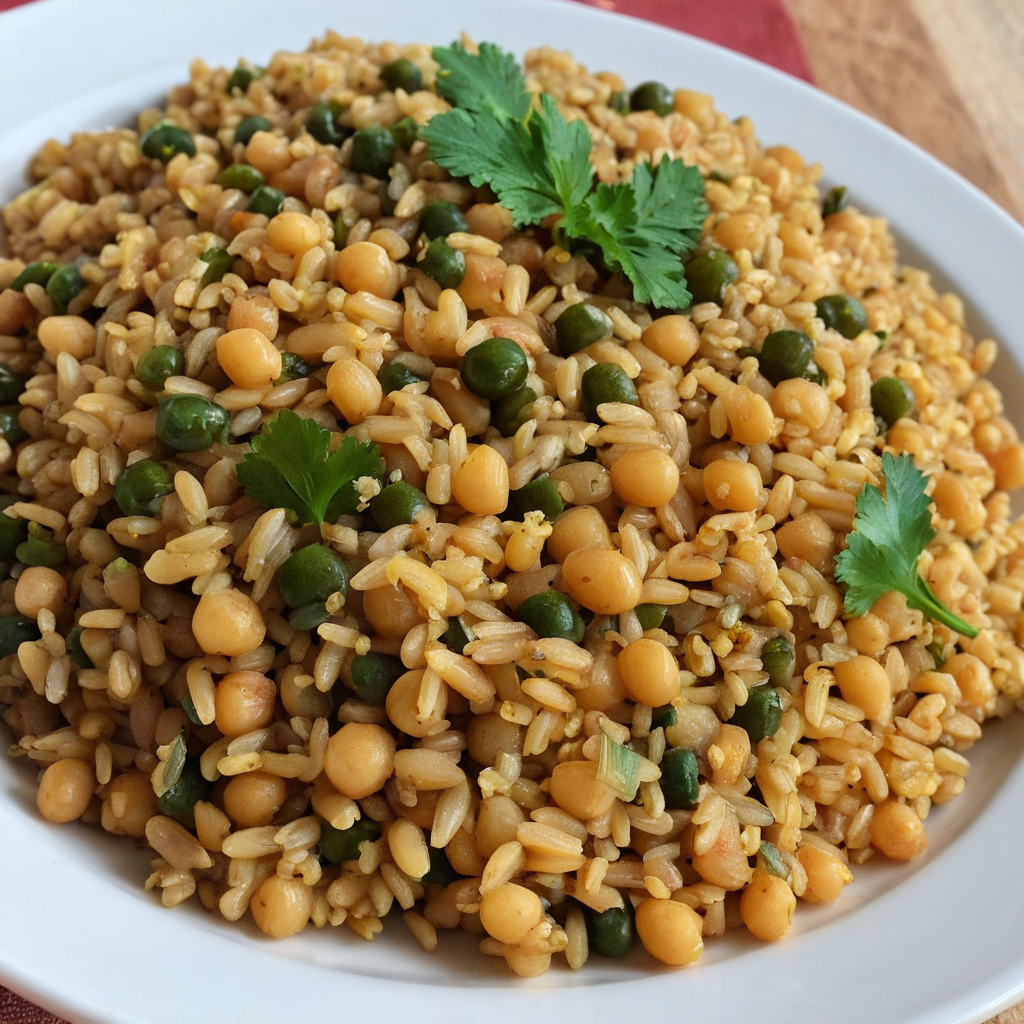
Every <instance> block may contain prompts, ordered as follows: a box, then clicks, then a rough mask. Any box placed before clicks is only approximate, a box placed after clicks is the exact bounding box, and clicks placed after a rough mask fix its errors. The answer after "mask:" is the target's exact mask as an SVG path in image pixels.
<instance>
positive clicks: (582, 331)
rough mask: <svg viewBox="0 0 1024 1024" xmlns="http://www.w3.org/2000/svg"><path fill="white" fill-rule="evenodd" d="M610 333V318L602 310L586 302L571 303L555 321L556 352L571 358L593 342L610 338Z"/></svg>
mask: <svg viewBox="0 0 1024 1024" xmlns="http://www.w3.org/2000/svg"><path fill="white" fill-rule="evenodd" d="M611 333H612V318H611V317H610V316H609V315H608V314H607V313H606V312H605V311H604V310H603V309H598V308H597V306H591V305H589V304H588V303H586V302H576V303H573V305H571V306H569V307H568V308H567V309H565V310H563V312H561V313H560V314H559V315H558V318H557V319H556V320H555V337H556V338H557V339H558V352H559V355H563V356H571V355H572V354H573V352H579V351H580V349H583V348H586V347H587V346H588V345H593V344H594V342H595V341H600V340H601V339H602V338H608V337H611Z"/></svg>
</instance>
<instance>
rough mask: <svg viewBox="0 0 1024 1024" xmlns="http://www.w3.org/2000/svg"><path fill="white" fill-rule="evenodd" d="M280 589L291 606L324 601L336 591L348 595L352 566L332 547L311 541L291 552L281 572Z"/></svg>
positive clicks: (278, 577) (279, 574) (298, 606)
mask: <svg viewBox="0 0 1024 1024" xmlns="http://www.w3.org/2000/svg"><path fill="white" fill-rule="evenodd" d="M277 589H278V590H279V591H280V593H281V597H282V598H283V599H284V603H285V604H286V605H288V607H289V608H301V607H303V606H304V605H309V604H314V603H318V602H319V603H322V602H324V601H326V600H327V599H328V598H329V597H330V596H331V595H332V594H336V593H340V594H341V595H342V597H346V596H347V595H348V569H347V568H346V567H345V563H344V562H343V561H342V560H341V558H339V557H338V555H337V554H336V553H335V552H334V551H332V550H331V549H330V548H328V547H326V546H325V545H323V544H307V545H306V546H305V547H303V548H299V549H298V550H297V551H295V552H293V553H292V554H291V555H289V556H288V559H287V560H286V561H285V563H284V565H282V566H281V568H280V569H279V570H278V573H277Z"/></svg>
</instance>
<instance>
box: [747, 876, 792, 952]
mask: <svg viewBox="0 0 1024 1024" xmlns="http://www.w3.org/2000/svg"><path fill="white" fill-rule="evenodd" d="M795 911H796V897H795V896H794V895H793V890H792V889H791V888H790V887H789V885H788V884H787V883H786V880H785V879H784V878H779V877H778V876H777V875H772V874H769V872H767V871H765V870H763V869H760V868H759V869H758V870H756V871H755V872H754V877H753V878H752V879H751V880H750V883H749V884H748V885H747V887H746V888H745V889H744V890H743V895H742V896H741V897H740V918H741V919H742V921H743V923H744V924H745V925H746V926H747V931H749V932H750V934H751V935H754V936H755V937H756V938H759V939H761V940H762V941H763V942H777V941H778V940H779V939H781V938H782V937H783V936H784V935H785V934H786V933H787V932H788V931H789V928H790V925H792V923H793V914H794V912H795Z"/></svg>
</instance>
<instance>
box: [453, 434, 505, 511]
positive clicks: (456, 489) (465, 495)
mask: <svg viewBox="0 0 1024 1024" xmlns="http://www.w3.org/2000/svg"><path fill="white" fill-rule="evenodd" d="M452 497H453V498H454V499H455V500H456V501H457V502H458V503H459V504H460V505H461V506H462V507H463V508H464V509H465V510H466V511H467V512H472V513H473V514H474V515H478V516H493V515H497V514H498V513H500V512H504V511H505V509H506V508H507V507H508V463H506V462H505V460H504V459H503V458H502V457H501V456H500V455H499V454H498V453H497V452H496V451H495V450H494V449H493V448H491V447H490V446H489V445H486V444H481V445H477V447H476V448H474V449H473V451H471V452H470V453H469V457H468V458H467V459H466V461H465V462H464V463H463V464H462V465H461V467H459V471H458V473H456V474H455V479H454V480H453V481H452Z"/></svg>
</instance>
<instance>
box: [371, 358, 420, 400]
mask: <svg viewBox="0 0 1024 1024" xmlns="http://www.w3.org/2000/svg"><path fill="white" fill-rule="evenodd" d="M377 381H378V383H379V384H380V386H381V390H382V391H383V392H384V394H385V395H390V394H391V392H392V391H402V390H403V389H404V388H407V387H408V386H409V385H410V384H419V383H420V382H421V381H422V378H421V377H419V376H418V375H417V374H415V373H413V371H412V370H410V369H409V367H408V366H406V365H405V363H403V362H402V361H401V360H399V359H393V360H391V362H390V363H385V364H384V365H383V366H382V367H381V368H380V369H379V370H378V371H377Z"/></svg>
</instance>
